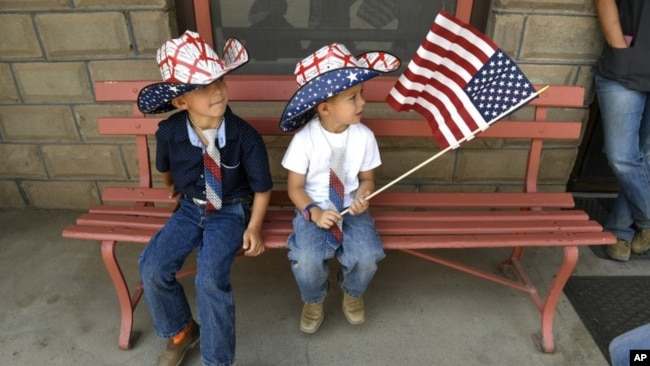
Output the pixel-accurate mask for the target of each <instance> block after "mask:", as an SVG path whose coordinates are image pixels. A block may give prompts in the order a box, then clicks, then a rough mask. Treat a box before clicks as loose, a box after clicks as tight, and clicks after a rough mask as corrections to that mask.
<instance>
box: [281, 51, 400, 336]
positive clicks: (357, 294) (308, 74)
mask: <svg viewBox="0 0 650 366" xmlns="http://www.w3.org/2000/svg"><path fill="white" fill-rule="evenodd" d="M399 65H400V61H399V59H398V58H397V57H395V56H393V55H391V54H388V53H385V52H369V53H365V54H362V55H360V56H357V57H356V58H355V57H354V56H353V55H351V54H350V52H349V51H348V50H347V49H346V48H345V46H343V45H341V44H336V43H334V44H332V45H330V46H325V47H323V48H321V49H320V50H318V51H316V53H314V54H312V55H311V56H309V57H307V58H306V59H304V60H302V61H300V62H299V63H298V65H297V67H296V72H295V73H296V77H297V81H298V84H299V85H300V86H301V87H300V89H299V90H298V91H297V92H296V94H294V96H293V97H292V98H291V100H290V101H289V103H288V105H287V107H286V108H285V110H284V112H283V114H282V119H281V121H280V128H281V129H282V130H284V131H292V130H295V129H297V128H299V127H301V126H303V125H305V124H306V126H305V127H304V128H303V129H302V130H301V131H299V132H297V133H296V135H295V136H294V137H293V139H292V140H291V143H290V144H289V147H288V149H287V151H286V153H285V155H284V158H283V160H282V166H283V167H285V168H286V169H287V170H288V171H289V173H288V178H287V186H288V187H287V188H288V193H289V197H290V199H291V201H292V202H293V203H294V204H295V205H296V207H297V214H296V217H295V218H294V219H293V232H292V233H291V235H290V236H289V238H288V245H289V260H290V261H291V269H292V270H293V273H294V276H295V278H296V282H297V283H298V287H299V288H300V293H301V297H302V300H303V301H304V305H303V309H302V315H301V318H300V330H301V331H303V332H305V333H314V332H315V331H316V330H318V328H319V327H320V325H321V323H322V321H323V317H324V314H323V301H324V300H325V296H326V295H327V291H328V287H329V284H328V280H327V278H328V275H329V274H328V264H327V261H328V260H329V259H330V258H333V257H334V256H336V258H337V259H338V261H339V263H341V272H340V273H339V284H340V286H341V288H342V290H343V305H342V307H343V313H344V315H345V317H346V319H347V320H348V322H349V323H351V324H354V325H356V324H361V323H363V322H364V321H365V308H364V303H363V299H362V295H363V294H364V292H365V291H366V288H367V286H368V284H369V282H370V280H371V279H372V277H373V276H374V274H375V271H376V270H377V263H378V262H379V261H380V260H381V259H383V258H384V256H385V254H384V250H383V245H382V243H381V240H380V238H379V235H378V234H377V231H376V230H375V227H374V221H373V219H372V217H371V216H370V214H369V213H368V211H367V209H368V201H367V200H366V199H365V197H367V196H368V195H369V194H370V193H371V192H372V191H373V190H374V189H375V183H374V173H373V169H374V168H376V167H378V166H379V165H380V164H381V160H380V156H379V149H378V147H377V142H376V140H375V137H374V135H373V133H372V131H371V130H370V129H369V128H368V127H366V126H364V125H363V124H361V122H360V120H361V114H362V111H363V106H364V104H365V101H364V99H363V96H362V92H363V82H364V81H366V80H369V79H371V78H373V77H375V76H377V75H379V74H380V73H385V72H390V71H394V70H396V69H397V68H399ZM348 206H349V210H350V211H349V212H350V214H349V215H346V216H345V217H344V216H342V215H341V211H342V210H343V209H344V208H345V207H348Z"/></svg>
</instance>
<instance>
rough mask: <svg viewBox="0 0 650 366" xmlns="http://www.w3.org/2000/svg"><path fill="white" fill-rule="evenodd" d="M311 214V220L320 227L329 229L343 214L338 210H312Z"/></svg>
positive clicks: (341, 218)
mask: <svg viewBox="0 0 650 366" xmlns="http://www.w3.org/2000/svg"><path fill="white" fill-rule="evenodd" d="M314 211H317V212H314V213H313V214H312V221H313V222H314V223H315V224H316V226H318V227H319V228H321V229H329V228H331V227H332V226H333V225H334V224H336V223H337V222H338V221H339V220H343V216H341V214H340V213H339V212H338V211H335V210H331V209H327V210H314Z"/></svg>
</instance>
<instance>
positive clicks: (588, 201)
mask: <svg viewBox="0 0 650 366" xmlns="http://www.w3.org/2000/svg"><path fill="white" fill-rule="evenodd" d="M614 200H615V199H614V198H601V197H575V198H574V201H575V203H576V208H577V209H580V210H584V211H585V212H586V213H587V214H588V215H589V217H590V218H591V219H592V220H595V221H597V222H598V223H599V224H600V225H603V226H604V225H605V220H607V215H608V214H609V210H610V208H611V207H612V205H613V204H614ZM589 249H591V251H592V252H593V253H594V254H595V255H596V256H597V257H598V258H603V259H608V260H612V259H610V258H609V256H607V253H605V246H604V245H589ZM630 259H650V252H646V253H645V254H643V255H639V254H634V253H632V255H630Z"/></svg>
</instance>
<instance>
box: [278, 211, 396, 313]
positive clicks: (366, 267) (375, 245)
mask: <svg viewBox="0 0 650 366" xmlns="http://www.w3.org/2000/svg"><path fill="white" fill-rule="evenodd" d="M326 234H327V230H326V229H321V228H319V227H318V226H316V224H315V223H313V222H307V221H305V219H304V217H303V216H302V214H301V213H300V212H298V211H296V216H295V217H294V219H293V232H292V233H291V235H289V239H288V240H287V242H288V245H289V260H290V261H291V270H292V271H293V274H294V276H295V278H296V282H297V283H298V288H299V289H300V293H301V296H302V300H303V301H304V302H309V303H315V302H320V301H322V300H323V299H325V296H326V295H327V278H328V276H329V269H328V265H327V260H328V259H330V258H333V257H334V256H336V258H337V259H338V261H339V263H341V272H342V275H343V278H342V281H341V288H342V289H343V291H345V292H346V293H347V294H348V295H350V296H352V297H359V296H361V295H363V293H364V292H366V288H367V287H368V284H369V283H370V280H372V277H373V276H374V275H375V272H376V271H377V263H378V262H379V261H380V260H382V259H383V258H384V257H385V256H386V254H384V247H383V245H382V243H381V239H380V238H379V234H377V231H376V230H375V222H374V220H373V218H372V216H370V214H369V213H368V211H366V212H364V213H362V214H360V215H355V216H353V215H345V216H344V219H343V244H342V245H341V246H339V247H338V249H336V250H334V249H333V248H332V247H331V246H330V245H328V244H327V242H326Z"/></svg>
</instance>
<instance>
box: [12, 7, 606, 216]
mask: <svg viewBox="0 0 650 366" xmlns="http://www.w3.org/2000/svg"><path fill="white" fill-rule="evenodd" d="M475 1H488V0H475ZM0 34H2V35H3V37H2V38H3V40H2V41H1V42H0V80H2V82H1V83H0V157H1V159H0V209H6V208H12V209H26V208H64V209H86V208H87V207H89V206H90V205H92V204H95V203H99V202H100V201H101V198H100V192H101V190H102V188H103V187H104V186H106V185H109V184H114V185H129V184H135V183H136V182H137V176H135V174H136V172H137V169H136V159H135V156H134V144H133V141H131V140H130V139H128V138H120V137H105V136H99V135H98V133H97V128H96V119H97V117H98V116H111V115H113V116H124V115H129V114H130V113H131V112H132V109H131V107H130V106H129V105H124V104H96V103H94V95H93V90H92V83H93V82H94V81H95V80H136V79H149V80H156V79H158V78H159V77H160V76H159V73H158V70H157V68H156V66H155V63H154V62H153V59H154V57H155V51H156V49H157V48H158V47H159V46H160V44H162V42H164V41H165V40H166V39H168V38H170V37H172V36H176V35H177V34H178V30H177V29H176V21H175V16H174V14H173V1H172V0H128V1H127V0H49V1H48V0H0ZM487 34H488V35H490V36H491V37H492V38H493V39H494V40H495V41H496V42H497V44H499V45H500V46H501V48H503V49H504V50H505V51H506V52H507V53H508V54H509V55H511V56H512V57H513V58H515V59H516V60H517V61H518V62H519V64H520V65H521V66H522V68H523V69H524V71H525V72H526V74H527V75H528V76H529V77H530V78H531V79H532V81H533V82H534V83H538V84H568V85H582V86H585V87H587V90H588V93H587V95H588V97H587V98H586V100H585V110H584V111H578V112H577V113H576V112H575V111H571V112H567V111H553V113H554V114H555V115H556V116H560V118H563V119H567V120H575V119H577V120H582V121H586V120H587V117H588V115H587V114H588V110H587V109H586V108H587V106H588V105H589V103H590V102H591V98H592V97H591V94H592V91H591V90H592V79H593V73H592V65H593V63H594V60H595V59H596V57H597V55H598V53H599V51H600V48H601V45H602V38H601V36H600V32H599V30H598V28H597V24H596V19H595V16H594V11H593V6H592V0H570V1H565V0H563V1H560V0H556V1H551V0H493V1H492V4H491V13H490V17H489V27H488V31H487ZM237 111H238V113H240V114H242V115H246V106H242V109H240V108H239V107H238V109H237ZM284 146H286V141H283V142H282V143H279V144H276V145H272V147H271V151H270V156H271V159H272V160H273V159H277V160H278V161H279V159H280V158H281V156H282V152H283V149H284ZM433 146H434V144H433V142H432V141H408V142H405V141H396V139H382V140H381V141H380V147H381V149H382V156H383V160H384V165H383V167H382V168H381V169H380V170H379V172H378V178H379V182H378V183H379V185H380V186H381V184H383V183H385V182H388V181H390V180H391V179H392V178H394V177H397V176H399V175H401V174H402V173H403V172H404V171H406V170H408V169H409V168H410V167H412V166H415V165H417V164H419V163H420V162H422V161H423V160H425V159H427V158H428V157H429V156H431V155H432V154H433V153H435V149H433ZM577 147H578V144H577V143H569V144H567V143H565V144H551V145H549V146H548V147H547V149H546V150H545V153H544V158H543V162H542V173H541V177H540V178H541V185H540V189H541V190H547V191H559V190H564V189H565V185H566V182H567V180H568V177H569V174H570V172H571V169H572V168H573V165H574V162H575V158H576V155H577ZM522 148H523V146H522V144H521V143H518V142H516V141H508V142H503V141H473V142H471V143H468V144H466V145H465V146H464V147H463V148H462V149H459V150H456V151H453V152H450V153H448V154H447V155H446V156H443V157H442V158H441V159H439V160H438V161H436V162H435V163H434V164H432V165H430V166H427V167H425V168H423V169H422V170H421V171H418V172H417V173H415V174H414V175H412V176H410V177H409V178H408V179H406V180H404V182H402V183H401V184H400V185H398V186H397V187H396V189H401V190H413V189H417V190H429V191H441V190H445V191H451V190H455V191H497V190H500V191H516V190H520V189H521V179H520V177H521V171H523V168H524V158H525V155H524V154H522V153H521V152H522ZM272 166H273V167H274V176H275V177H276V178H278V179H279V180H281V179H282V177H284V176H286V174H284V172H282V171H281V169H280V168H279V162H274V161H272ZM278 185H282V182H281V181H279V182H278Z"/></svg>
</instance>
